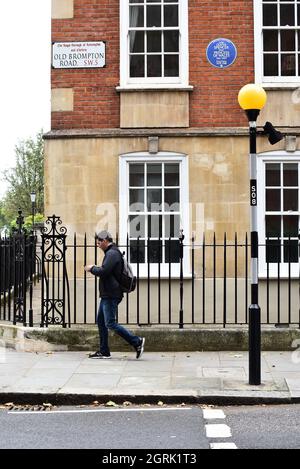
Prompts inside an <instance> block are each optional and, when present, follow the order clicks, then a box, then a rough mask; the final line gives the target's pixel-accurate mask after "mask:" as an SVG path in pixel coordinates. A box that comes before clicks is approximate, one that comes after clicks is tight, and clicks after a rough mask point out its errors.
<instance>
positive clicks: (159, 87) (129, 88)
mask: <svg viewBox="0 0 300 469" xmlns="http://www.w3.org/2000/svg"><path fill="white" fill-rule="evenodd" d="M193 90H194V87H193V86H191V85H187V86H186V85H178V84H169V85H165V84H147V85H136V84H134V85H126V86H117V87H116V91H117V92H118V93H122V92H137V91H193Z"/></svg>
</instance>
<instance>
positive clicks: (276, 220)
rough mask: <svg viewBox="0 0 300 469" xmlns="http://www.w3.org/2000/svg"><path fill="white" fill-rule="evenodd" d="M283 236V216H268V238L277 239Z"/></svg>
mask: <svg viewBox="0 0 300 469" xmlns="http://www.w3.org/2000/svg"><path fill="white" fill-rule="evenodd" d="M279 236H281V216H280V215H279V216H275V215H266V237H268V238H276V237H279Z"/></svg>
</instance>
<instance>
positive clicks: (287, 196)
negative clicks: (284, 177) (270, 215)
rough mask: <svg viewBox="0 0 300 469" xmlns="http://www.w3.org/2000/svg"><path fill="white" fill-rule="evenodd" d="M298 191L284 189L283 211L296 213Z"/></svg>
mask: <svg viewBox="0 0 300 469" xmlns="http://www.w3.org/2000/svg"><path fill="white" fill-rule="evenodd" d="M298 206H299V205H298V189H284V191H283V210H285V211H287V210H295V211H298Z"/></svg>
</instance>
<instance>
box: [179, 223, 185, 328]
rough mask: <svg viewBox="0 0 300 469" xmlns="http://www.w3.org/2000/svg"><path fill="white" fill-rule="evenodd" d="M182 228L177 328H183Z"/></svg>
mask: <svg viewBox="0 0 300 469" xmlns="http://www.w3.org/2000/svg"><path fill="white" fill-rule="evenodd" d="M183 240H184V234H183V230H180V236H179V258H180V310H179V329H183Z"/></svg>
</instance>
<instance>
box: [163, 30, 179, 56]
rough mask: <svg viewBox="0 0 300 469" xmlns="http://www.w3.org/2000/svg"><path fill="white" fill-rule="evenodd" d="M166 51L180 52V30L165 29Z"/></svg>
mask: <svg viewBox="0 0 300 469" xmlns="http://www.w3.org/2000/svg"><path fill="white" fill-rule="evenodd" d="M164 41H165V47H164V50H165V52H179V32H178V31H165V32H164Z"/></svg>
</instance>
